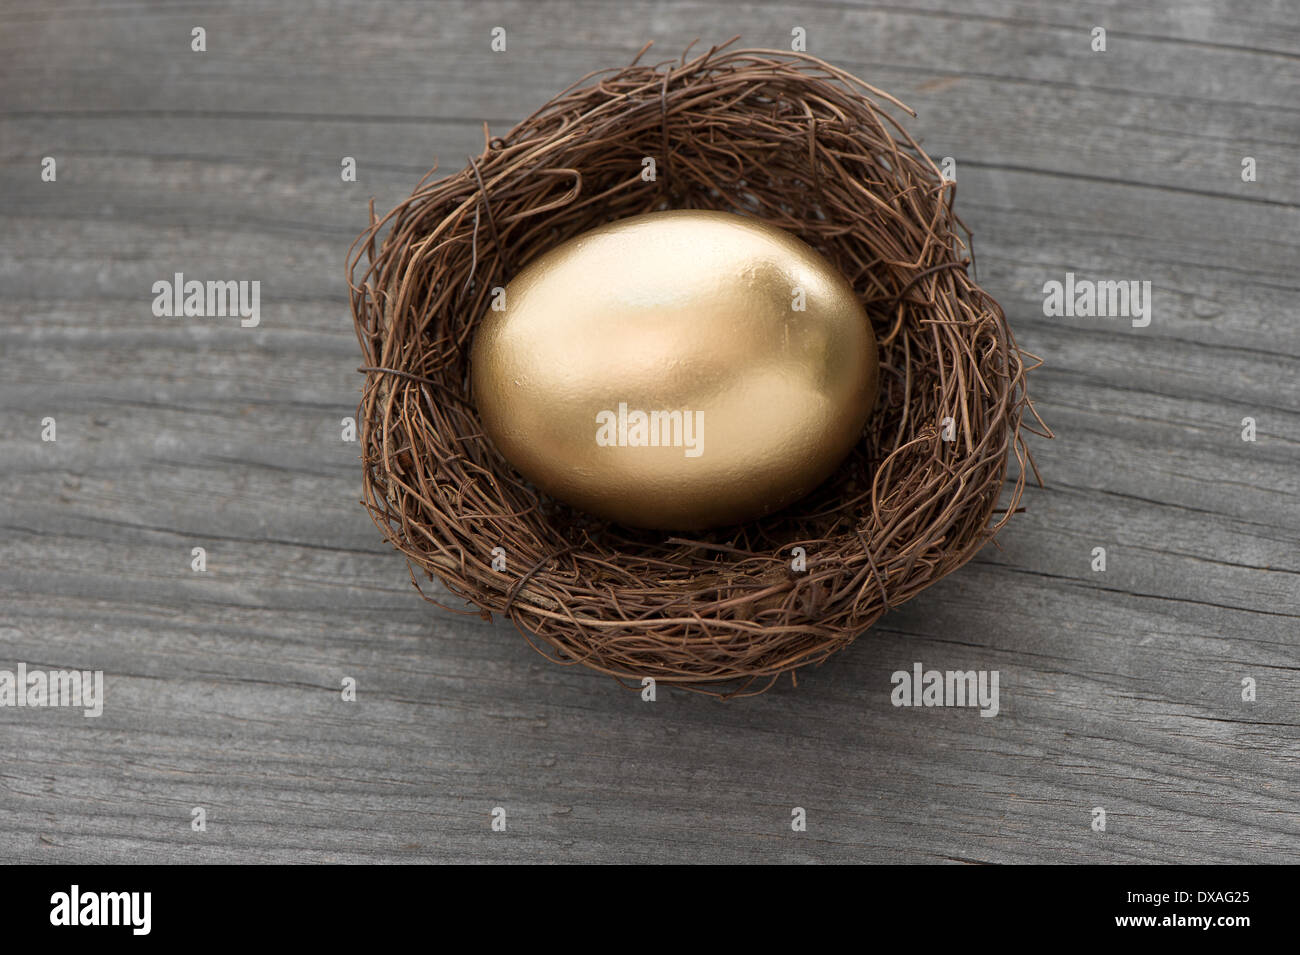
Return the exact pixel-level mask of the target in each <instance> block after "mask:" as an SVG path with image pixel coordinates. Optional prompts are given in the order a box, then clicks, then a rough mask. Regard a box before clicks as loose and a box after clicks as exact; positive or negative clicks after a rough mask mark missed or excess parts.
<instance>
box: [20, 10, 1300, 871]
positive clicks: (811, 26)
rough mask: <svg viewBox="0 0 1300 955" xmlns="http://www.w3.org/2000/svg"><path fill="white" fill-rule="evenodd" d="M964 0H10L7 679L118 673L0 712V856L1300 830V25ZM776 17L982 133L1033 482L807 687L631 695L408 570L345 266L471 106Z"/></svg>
mask: <svg viewBox="0 0 1300 955" xmlns="http://www.w3.org/2000/svg"><path fill="white" fill-rule="evenodd" d="M938 7H939V5H938V4H933V5H932V6H931V7H927V6H926V5H924V4H923V5H920V6H909V7H907V8H904V7H902V6H891V5H873V4H854V3H838V4H818V5H808V6H806V7H798V6H795V7H790V6H778V7H772V6H768V5H764V4H757V3H740V4H730V5H727V6H726V7H722V8H715V7H711V6H708V5H702V4H695V3H690V2H686V0H674V2H671V3H666V4H665V3H648V2H645V3H631V4H626V5H624V6H622V7H620V12H619V15H618V16H613V15H610V14H609V13H608V8H606V7H603V6H601V5H599V4H595V3H591V2H585V0H578V2H573V0H565V2H550V3H524V2H522V0H509V2H503V3H500V4H496V5H494V6H492V7H491V8H490V9H487V10H485V9H483V8H482V7H481V6H480V5H477V4H471V3H438V4H435V5H413V4H402V3H392V2H374V3H364V4H360V3H357V4H349V3H323V2H310V0H294V2H286V3H280V4H273V5H270V4H269V5H265V6H259V7H245V6H231V7H224V8H221V7H218V8H209V7H205V6H196V7H190V6H170V5H169V6H165V7H159V8H152V7H146V8H142V7H140V6H138V5H135V4H125V3H124V4H100V5H96V6H95V7H94V8H91V9H88V8H85V7H78V6H75V5H72V4H65V3H48V2H43V3H32V4H29V5H27V6H13V5H11V6H10V7H9V8H7V9H6V10H4V11H2V12H0V54H2V55H0V71H2V72H3V78H2V79H0V199H2V201H0V221H3V226H4V228H3V230H0V290H3V292H4V295H3V296H0V470H2V473H3V475H4V478H5V488H6V493H5V494H4V495H3V497H2V498H0V529H2V530H0V668H12V667H14V666H16V664H17V663H18V662H20V661H21V662H25V663H26V664H28V665H29V666H31V667H48V668H62V667H73V666H75V667H79V668H89V669H103V670H104V671H105V673H106V685H107V688H106V695H107V700H106V705H105V710H104V715H103V716H102V717H100V718H98V719H86V718H84V717H82V716H81V715H80V713H77V712H72V711H67V710H53V709H50V710H32V709H9V708H0V860H4V861H92V862H113V861H163V862H191V861H222V862H247V861H281V862H283V861H350V862H362V861H365V862H386V861H400V860H422V861H439V862H441V861H453V860H472V861H501V862H505V861H529V862H535V861H587V862H610V861H646V862H657V861H677V860H680V861H744V862H755V861H790V862H817V861H826V862H833V861H877V862H903V861H922V862H970V861H989V862H1043V861H1046V862H1066V861H1095V862H1103V861H1117V862H1136V861H1155V862H1192V861H1215V862H1254V861H1265V862H1297V861H1300V816H1298V814H1297V804H1296V780H1297V756H1298V755H1300V722H1298V721H1297V718H1296V712H1297V703H1300V653H1298V652H1297V647H1296V634H1297V632H1298V631H1297V627H1298V625H1300V624H1298V621H1300V586H1297V580H1298V577H1300V556H1298V555H1300V547H1298V546H1297V545H1298V544H1300V503H1298V500H1300V468H1298V467H1297V463H1298V462H1300V453H1298V449H1300V374H1297V372H1298V371H1300V333H1297V331H1296V326H1295V322H1294V320H1293V316H1294V312H1295V305H1294V302H1295V295H1296V292H1297V291H1298V284H1297V280H1296V277H1295V263H1296V261H1297V259H1298V253H1300V226H1298V225H1297V222H1298V221H1300V220H1298V219H1297V215H1296V212H1297V208H1298V207H1300V177H1298V176H1296V175H1295V171H1296V170H1295V162H1294V155H1295V154H1296V150H1297V148H1300V108H1297V107H1296V106H1295V104H1294V95H1293V94H1294V89H1295V88H1296V80H1297V78H1298V77H1297V72H1298V70H1300V24H1297V23H1296V22H1295V21H1294V18H1293V17H1286V16H1285V15H1284V14H1283V13H1282V12H1281V11H1280V8H1275V7H1274V6H1273V5H1270V4H1259V5H1244V6H1243V5H1234V6H1233V7H1232V9H1231V10H1230V11H1229V10H1227V9H1221V8H1219V7H1218V6H1217V5H1215V4H1212V3H1208V2H1177V0H1162V2H1157V3H1153V4H1144V5H1142V9H1140V10H1139V9H1136V8H1134V7H1133V6H1132V5H1127V4H1123V3H1119V2H1106V3H1099V4H1094V5H1092V6H1091V7H1090V10H1089V13H1088V16H1084V15H1083V14H1082V13H1075V12H1074V11H1072V10H1070V9H1068V8H1060V9H1053V8H1052V6H1051V5H1048V4H1043V3H1040V2H1037V0H979V2H977V3H973V4H970V5H968V6H967V8H966V9H965V10H964V11H963V12H959V13H953V12H950V11H945V10H941V9H938ZM1094 20H1095V21H1096V23H1100V24H1102V25H1105V26H1106V27H1107V29H1108V31H1109V38H1108V39H1109V49H1108V51H1107V53H1105V54H1092V53H1091V52H1089V51H1088V43H1087V40H1088V36H1089V30H1090V29H1091V28H1092V26H1093V25H1096V24H1095V23H1094ZM497 24H503V25H505V26H506V27H507V29H508V31H509V34H508V35H509V38H510V39H509V51H508V53H507V54H504V55H494V54H492V53H491V52H490V51H489V49H488V45H487V40H488V31H489V30H490V29H491V27H492V26H494V25H497ZM796 24H798V25H802V26H805V27H806V28H807V30H808V35H809V39H810V49H811V50H812V52H814V53H816V54H817V55H819V56H823V57H825V58H826V59H828V60H830V61H832V62H835V63H837V64H840V65H842V66H845V67H847V68H849V69H852V70H855V71H857V72H859V73H861V74H862V75H863V76H864V78H866V79H868V80H869V81H871V82H873V83H877V84H878V85H880V86H881V87H883V88H885V89H888V90H889V91H890V92H892V93H894V94H895V95H898V96H899V97H900V98H901V99H903V100H904V101H906V102H908V103H909V104H910V105H912V106H913V107H914V108H916V109H917V111H918V113H919V116H918V118H917V119H916V120H912V121H909V123H908V126H909V128H910V129H912V130H913V131H915V132H916V133H917V134H918V135H919V136H921V137H922V139H923V141H924V143H925V145H926V147H927V148H928V149H929V150H930V151H931V152H932V154H934V155H936V156H944V155H951V156H953V157H954V158H955V159H956V160H957V164H958V181H959V198H958V208H959V211H960V212H961V213H962V214H963V216H964V218H966V220H967V221H968V222H969V223H970V224H971V225H972V227H973V228H974V229H975V232H976V253H977V261H978V266H979V275H980V278H981V281H983V282H984V283H985V284H986V286H987V287H988V288H989V290H990V291H991V292H992V293H993V294H994V295H995V296H996V297H997V298H998V299H999V300H1000V301H1001V302H1002V304H1003V306H1004V307H1005V308H1006V310H1007V313H1008V315H1009V317H1010V320H1011V322H1012V326H1013V328H1014V329H1015V332H1016V334H1017V337H1018V339H1019V340H1020V341H1021V343H1022V344H1023V345H1024V346H1025V347H1026V348H1028V349H1029V350H1030V351H1032V352H1034V353H1036V354H1039V355H1041V356H1043V357H1044V359H1045V360H1046V365H1045V366H1044V367H1043V368H1042V369H1040V370H1039V371H1037V372H1036V373H1035V374H1034V375H1033V377H1032V392H1033V395H1034V397H1035V401H1036V404H1037V407H1038V408H1039V410H1040V412H1041V413H1042V414H1043V416H1044V417H1045V418H1046V419H1047V420H1048V422H1049V423H1050V425H1051V426H1052V427H1053V429H1054V430H1055V431H1056V433H1057V439H1056V440H1054V441H1050V442H1048V441H1042V440H1037V441H1034V443H1033V447H1034V451H1035V455H1036V457H1037V460H1038V463H1039V465H1040V467H1041V469H1042V471H1043V473H1044V475H1045V476H1046V478H1047V480H1048V487H1047V488H1045V489H1034V490H1032V491H1031V492H1030V493H1029V495H1028V496H1027V499H1026V504H1027V505H1028V510H1027V512H1026V513H1023V514H1020V515H1017V517H1016V518H1015V519H1014V520H1013V522H1012V523H1011V525H1010V527H1009V528H1008V530H1007V532H1006V534H1005V535H1004V536H1003V537H1002V538H1001V539H1000V542H999V543H1000V547H998V548H989V549H986V550H985V551H983V552H982V553H981V554H980V555H979V556H978V557H977V558H976V559H975V561H973V562H972V563H971V564H970V565H968V566H967V567H965V568H963V569H962V570H961V571H960V572H959V573H957V574H954V575H953V576H951V577H949V578H947V579H946V580H944V581H942V582H941V583H939V584H938V585H936V586H935V587H933V588H932V589H930V590H928V591H927V592H926V593H924V594H923V595H921V596H920V597H918V598H917V599H915V600H914V601H912V602H911V603H909V604H907V605H905V606H903V607H901V608H898V609H897V610H895V611H894V612H893V613H891V614H889V615H888V616H887V617H886V618H885V619H884V620H883V621H882V622H881V624H880V625H878V626H877V627H876V628H874V629H873V630H872V631H870V632H869V633H867V634H865V635H864V636H863V637H861V638H860V639H859V640H858V641H857V642H856V643H855V644H854V645H853V646H852V647H850V648H849V649H848V650H846V651H845V652H844V653H842V654H840V655H838V656H837V657H836V658H834V659H833V660H832V661H830V662H828V663H827V664H826V665H824V666H822V667H820V668H817V669H815V670H811V671H806V672H804V673H801V674H800V676H799V680H798V684H799V685H798V687H797V688H796V687H793V686H792V685H791V684H790V683H789V682H788V681H787V682H784V683H782V684H781V685H780V686H779V687H777V688H775V689H774V690H773V691H772V692H770V693H768V694H766V695H765V696H762V697H759V698H756V699H751V700H745V701H738V702H734V703H731V704H719V703H717V702H715V701H712V700H708V699H704V698H700V697H697V696H694V695H691V694H687V693H683V692H675V691H672V690H665V689H661V690H660V692H659V696H658V700H657V702H655V703H653V704H648V703H643V702H642V701H641V700H640V698H639V696H638V695H636V694H634V693H629V692H626V691H624V690H621V689H619V688H618V687H617V686H616V685H615V684H614V683H612V682H611V681H608V680H606V679H605V678H602V677H600V676H598V675H595V674H592V673H590V672H588V671H585V670H581V669H577V668H569V669H565V668H560V667H557V666H554V665H552V664H550V663H548V662H546V661H544V660H542V659H541V658H540V657H539V656H537V655H536V654H535V653H534V652H533V651H532V650H531V649H529V648H528V646H527V645H526V644H525V643H524V641H523V640H522V639H521V638H520V637H519V636H518V635H517V634H516V633H515V632H514V630H513V628H511V627H510V626H509V625H508V624H504V623H501V622H499V621H498V622H494V623H488V622H485V621H483V620H481V619H479V618H478V617H476V616H464V617H458V616H453V615H450V614H446V613H443V612H441V611H438V610H437V609H436V608H433V607H430V606H428V605H427V604H425V603H424V602H423V601H421V600H420V599H419V597H418V596H417V595H416V594H415V592H414V590H413V588H412V587H411V585H410V581H409V578H408V576H407V571H406V569H405V566H404V563H403V561H402V560H401V558H400V557H399V556H398V555H397V554H395V553H394V552H393V551H392V550H391V549H390V548H389V547H388V546H387V544H386V543H384V541H383V540H382V538H381V537H380V535H379V533H378V531H377V530H376V529H375V528H374V526H373V525H372V524H371V523H370V520H369V518H368V517H367V516H366V514H365V512H364V511H363V509H362V508H361V507H360V506H359V504H358V498H359V494H360V487H359V483H360V474H359V464H358V461H357V450H356V446H355V445H351V444H347V443H345V442H343V441H342V440H340V433H339V421H340V419H341V418H343V417H344V416H346V415H350V414H352V413H353V412H354V410H355V405H356V401H357V398H358V389H359V385H360V381H361V377H360V375H358V374H357V373H356V371H355V369H356V366H357V364H358V363H359V356H358V350H357V347H356V342H355V337H354V335H353V332H352V330H351V325H350V319H349V316H348V311H347V304H346V296H345V294H344V284H343V256H344V253H345V251H346V248H347V245H348V244H349V242H350V241H351V239H352V237H353V236H354V235H355V234H356V232H357V231H358V230H359V229H360V228H361V226H362V225H363V224H364V222H365V217H366V207H367V204H368V202H369V199H370V197H371V196H374V197H375V202H376V206H377V208H380V209H386V208H388V207H389V206H391V205H392V204H393V203H394V202H396V201H398V200H400V199H401V198H402V197H403V196H405V195H406V194H407V193H409V191H410V189H411V187H412V186H413V185H414V184H415V182H416V181H417V180H418V179H419V178H420V176H422V175H423V174H424V172H425V171H426V170H427V168H428V167H429V165H430V164H431V163H432V162H433V160H434V158H435V157H438V158H440V160H441V162H442V164H443V168H445V169H447V170H453V169H457V168H459V167H460V165H461V164H462V162H463V157H464V156H465V155H466V154H468V153H476V152H477V151H478V150H479V148H480V147H481V144H482V135H483V134H482V130H481V126H480V124H481V122H482V121H483V120H484V119H487V120H489V121H490V122H491V126H492V129H493V131H494V132H498V133H499V132H503V131H504V130H505V129H506V128H507V127H508V126H509V125H510V124H511V123H513V122H515V121H517V120H519V119H520V118H522V117H523V116H525V115H526V114H527V113H529V112H530V111H532V110H533V109H535V108H536V107H537V106H539V105H540V104H541V103H542V102H543V101H544V100H545V99H546V97H547V95H548V93H549V91H552V90H558V89H559V88H561V87H562V86H564V85H566V84H567V83H569V82H571V81H572V80H573V79H575V78H577V76H579V75H581V74H582V73H583V72H586V71H587V70H589V69H595V68H597V67H601V66H611V65H619V64H622V63H624V62H626V61H627V60H628V59H629V58H630V57H631V55H633V54H634V53H635V51H636V50H637V49H638V48H639V47H640V46H641V44H642V43H643V42H644V41H645V40H646V39H654V40H655V41H656V47H655V53H656V56H662V57H669V56H673V55H677V54H678V53H679V52H680V50H681V49H682V47H683V46H685V44H686V43H688V42H690V41H691V40H693V39H695V38H696V37H697V36H698V37H700V38H701V44H702V45H707V44H708V43H710V42H718V41H721V40H725V39H726V38H728V37H730V36H731V35H732V34H734V33H737V32H740V33H742V34H743V35H744V40H745V42H746V44H747V45H755V46H758V45H785V44H787V43H788V38H789V35H790V28H791V26H792V25H796ZM195 25H203V26H205V28H206V29H207V31H208V44H209V52H207V53H206V54H194V53H191V52H190V51H189V30H190V28H191V27H192V26H195ZM45 155H54V156H56V157H57V158H58V162H59V179H58V182H57V183H53V184H50V183H42V182H41V181H40V179H39V168H40V160H41V157H42V156H45ZM345 155H351V156H355V157H356V158H357V160H358V168H359V171H360V180H361V181H360V182H358V183H356V184H345V183H342V182H341V181H340V180H339V176H338V168H339V165H338V164H339V160H340V158H341V157H342V156H345ZM1244 155H1251V156H1254V157H1256V159H1257V161H1258V168H1259V181H1258V182H1255V183H1244V182H1242V181H1241V178H1240V168H1241V167H1240V163H1241V158H1242V156H1244ZM175 271H182V272H185V273H186V274H187V275H192V276H194V277H203V278H211V277H246V278H258V279H260V280H261V281H262V288H263V298H262V311H263V315H262V323H261V325H260V326H259V327H258V328H255V329H241V328H239V327H238V324H237V322H234V321H224V320H167V319H157V318H154V317H153V315H152V314H151V312H150V307H149V306H150V302H151V301H152V295H151V293H150V286H151V285H152V283H153V282H154V281H155V280H157V279H160V278H168V277H170V276H171V274H172V273H173V272H175ZM1067 271H1073V272H1075V273H1076V274H1077V275H1079V276H1080V277H1093V278H1114V279H1119V278H1136V279H1141V280H1149V281H1150V282H1151V283H1152V285H1153V289H1154V296H1155V298H1154V316H1153V321H1152V323H1151V325H1150V326H1149V327H1147V328H1133V327H1132V326H1131V325H1130V324H1129V323H1128V322H1124V321H1117V320H1108V319H1058V318H1049V317H1045V316H1044V313H1043V308H1042V303H1043V294H1042V286H1043V283H1044V282H1046V281H1048V280H1051V279H1061V278H1063V277H1064V274H1065V273H1066V272H1067ZM47 415H52V416H54V417H56V419H57V422H58V441H57V442H55V443H53V444H49V443H45V442H42V441H41V440H40V429H41V424H40V422H41V419H42V418H43V417H45V416H47ZM1245 416H1252V417H1255V418H1256V419H1257V421H1258V428H1259V438H1258V440H1257V441H1256V442H1254V443H1247V442H1243V441H1242V440H1241V420H1242V418H1243V417H1245ZM194 546H203V547H205V548H206V549H207V554H208V571H207V572H206V573H205V574H195V573H193V572H192V571H191V570H190V566H189V565H190V549H191V548H192V547H194ZM1096 546H1104V547H1105V548H1106V549H1107V570H1106V571H1105V572H1104V573H1097V572H1094V571H1093V570H1092V569H1091V561H1092V557H1091V555H1092V549H1093V548H1094V547H1096ZM814 556H815V555H814ZM916 661H921V662H922V663H923V664H924V665H925V666H926V667H933V668H938V669H945V670H946V669H982V670H997V671H999V673H1000V676H1001V684H1000V686H1001V696H1000V711H999V713H998V715H997V716H996V717H995V718H992V719H984V718H981V717H980V716H979V715H978V713H977V712H975V711H972V710H970V709H944V708H928V709H914V708H901V707H895V706H893V705H892V704H891V702H890V691H891V689H892V686H891V680H890V677H891V674H892V673H894V672H895V671H897V670H908V669H910V668H911V666H912V664H913V663H914V662H916ZM345 676H350V677H353V678H355V679H356V680H357V681H358V686H359V700H358V702H357V703H354V704H350V703H345V702H343V701H342V699H341V698H340V694H339V688H340V683H341V681H342V679H343V678H344V677H345ZM1244 677H1251V678H1253V679H1255V680H1256V681H1257V683H1258V699H1257V700H1256V701H1255V702H1249V703H1247V702H1243V701H1242V699H1241V680H1242V678H1244ZM195 806H203V807H205V808H206V809H207V812H208V830H207V832H204V833H196V832H193V831H192V830H191V828H190V811H191V809H192V808H193V807H195ZM495 806H503V807H505V808H506V810H507V813H508V819H509V828H508V831H507V832H506V833H493V832H492V831H491V830H490V827H489V822H490V818H489V813H490V812H491V810H492V808H493V807H495ZM795 806H802V807H805V808H806V809H807V810H808V818H809V826H808V831H807V832H806V833H795V832H792V831H791V829H790V824H789V820H790V812H791V809H792V807H795ZM1097 806H1101V807H1104V808H1105V809H1106V811H1107V815H1108V825H1107V829H1106V831H1105V832H1094V831H1093V830H1092V829H1091V828H1090V822H1091V811H1092V809H1093V807H1097Z"/></svg>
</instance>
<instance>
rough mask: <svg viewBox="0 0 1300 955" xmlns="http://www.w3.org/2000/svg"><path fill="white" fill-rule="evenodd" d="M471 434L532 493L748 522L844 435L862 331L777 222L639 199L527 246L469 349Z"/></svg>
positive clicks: (871, 398)
mask: <svg viewBox="0 0 1300 955" xmlns="http://www.w3.org/2000/svg"><path fill="white" fill-rule="evenodd" d="M470 371H471V383H472V388H473V394H474V400H475V402H476V404H477V406H478V413H479V417H480V419H481V420H482V423H483V428H484V430H485V431H486V433H487V436H488V437H489V438H490V439H491V441H492V442H493V443H494V444H495V445H496V447H497V449H498V450H499V451H500V452H501V454H502V455H503V456H504V457H505V458H506V460H507V461H509V462H510V463H511V464H512V465H513V466H514V467H515V468H516V469H517V470H518V471H519V473H520V474H522V475H523V476H524V477H526V478H527V479H528V480H530V481H532V482H533V484H535V485H536V486H537V487H538V488H540V489H541V490H543V491H545V492H546V493H547V494H550V495H551V496H553V497H555V498H558V499H559V500H562V501H566V502H568V503H569V504H572V505H574V506H576V507H579V508H582V509H583V510H586V511H590V512H591V513H593V514H597V515H600V516H602V517H606V518H610V519H612V520H615V521H619V522H621V523H624V524H628V525H631V526H634V527H649V528H658V529H665V530H691V529H698V528H704V527H712V526H716V525H720V524H732V523H736V522H739V521H744V520H748V519H750V518H754V517H759V516H761V515H763V514H767V513H769V512H771V511H774V510H777V509H778V508H782V507H785V506H786V505H787V504H790V503H792V502H794V501H796V500H798V499H799V498H800V497H802V496H803V495H805V494H807V493H808V492H809V491H811V490H813V488H815V487H816V486H817V485H818V484H820V483H821V482H822V481H823V480H824V479H825V478H826V477H827V476H828V475H830V473H831V472H832V471H834V470H835V468H836V466H837V465H838V464H839V463H840V462H841V461H842V460H843V459H844V456H845V455H846V454H847V453H848V451H849V449H850V448H852V447H853V446H854V444H856V443H857V442H858V441H859V440H860V439H861V437H862V431H863V428H864V426H865V425H866V421H867V417H868V416H869V415H870V413H871V408H872V406H873V404H874V403H875V397H876V382H877V375H878V370H877V359H876V341H875V337H874V335H873V333H872V330H871V323H870V322H869V321H868V319H867V316H866V313H865V312H864V311H863V309H862V305H861V304H860V302H859V301H858V299H857V296H856V295H855V294H854V292H853V289H852V287H851V286H850V285H849V284H848V282H847V281H846V280H845V279H844V278H843V276H841V275H840V274H839V273H838V272H837V271H836V270H835V268H834V267H833V266H832V265H831V264H830V263H829V262H827V261H826V259H825V258H824V257H823V256H821V255H820V254H818V253H817V252H816V251H815V250H813V249H812V248H811V247H809V246H808V245H806V244H805V243H804V242H802V241H800V240H799V239H797V238H795V237H794V236H792V235H790V234H789V233H788V232H785V231H784V230H782V229H778V228H776V227H774V226H770V225H767V224H765V223H762V222H759V221H756V220H754V219H750V218H747V217H743V216H739V215H733V214H730V213H725V212H702V211H685V210H683V211H671V212H654V213H650V214H648V215H641V216H635V217H633V218H630V219H623V220H620V221H618V222H613V223H610V224H608V225H605V226H601V227H600V228H597V229H594V230H592V231H590V232H587V233H585V234H583V235H580V236H578V237H576V238H574V239H571V240H569V241H568V242H565V243H563V244H562V245H559V246H557V247H556V248H554V249H551V250H550V251H548V252H546V253H545V254H543V255H541V256H539V257H538V258H537V259H535V260H534V261H533V262H531V263H529V264H528V266H527V267H525V268H524V269H523V270H521V271H520V272H519V273H518V275H516V276H515V278H514V279H513V280H512V281H511V282H510V283H509V284H508V285H507V286H506V288H505V293H504V303H502V302H501V301H500V300H498V301H497V302H496V303H495V307H494V308H491V309H489V310H488V312H487V314H486V316H485V317H484V319H483V321H482V323H481V325H480V327H479V329H478V332H477V334H476V336H475V339H474V343H473V348H472V352H471V356H470Z"/></svg>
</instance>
